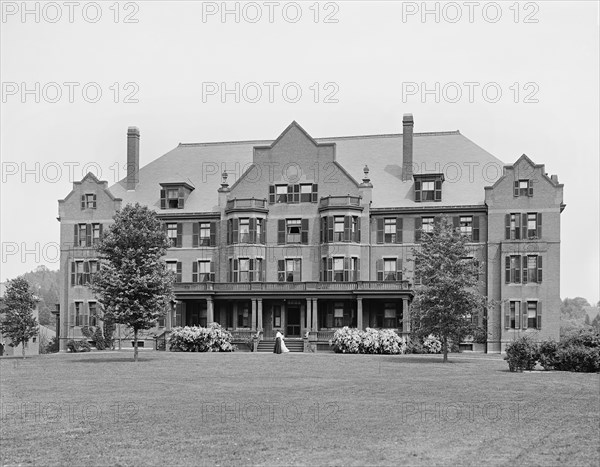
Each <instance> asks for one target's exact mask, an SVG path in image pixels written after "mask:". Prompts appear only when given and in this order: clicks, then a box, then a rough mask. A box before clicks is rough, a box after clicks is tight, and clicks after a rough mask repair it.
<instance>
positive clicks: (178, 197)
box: [177, 186, 184, 209]
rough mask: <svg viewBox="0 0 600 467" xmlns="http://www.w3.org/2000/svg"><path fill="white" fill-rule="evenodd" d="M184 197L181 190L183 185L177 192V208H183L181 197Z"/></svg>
mask: <svg viewBox="0 0 600 467" xmlns="http://www.w3.org/2000/svg"><path fill="white" fill-rule="evenodd" d="M183 197H184V191H183V187H182V186H180V187H179V190H178V193H177V209H183V201H184V199H183Z"/></svg>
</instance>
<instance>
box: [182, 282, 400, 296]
mask: <svg viewBox="0 0 600 467" xmlns="http://www.w3.org/2000/svg"><path fill="white" fill-rule="evenodd" d="M410 287H411V284H410V283H409V282H408V281H399V282H379V281H357V282H316V281H314V282H178V283H176V284H175V292H179V293H185V292H212V291H216V292H256V291H259V292H306V291H309V292H317V291H354V290H356V291H377V290H406V291H408V290H410Z"/></svg>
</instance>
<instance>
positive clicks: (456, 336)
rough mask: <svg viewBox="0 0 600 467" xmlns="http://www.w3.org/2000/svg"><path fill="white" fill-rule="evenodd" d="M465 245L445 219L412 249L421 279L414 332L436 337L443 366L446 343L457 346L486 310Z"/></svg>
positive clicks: (414, 308) (414, 310) (475, 268)
mask: <svg viewBox="0 0 600 467" xmlns="http://www.w3.org/2000/svg"><path fill="white" fill-rule="evenodd" d="M467 241H468V239H467V238H466V237H465V236H463V235H461V234H460V233H459V232H457V231H455V230H454V227H453V225H452V224H451V223H450V221H449V220H448V218H447V217H445V216H444V217H441V218H439V219H436V222H435V224H434V227H433V232H431V233H425V232H423V233H422V235H421V245H420V247H417V248H414V249H413V254H414V262H415V275H416V277H420V278H421V285H420V286H418V287H416V289H415V297H414V299H413V306H412V311H411V321H412V327H413V332H414V333H415V334H416V335H417V336H426V335H429V334H433V335H434V336H436V337H438V338H439V339H440V340H441V341H442V352H443V354H444V362H447V361H448V341H449V340H452V341H454V342H459V341H460V340H461V338H463V337H464V336H467V335H470V334H472V333H473V332H474V330H475V329H474V328H475V326H474V325H473V324H472V323H471V319H470V316H471V314H472V313H476V312H478V311H483V310H485V309H487V308H488V307H489V304H488V302H487V298H486V297H485V296H484V295H482V294H480V293H479V292H477V285H478V283H479V280H478V272H479V266H478V265H477V263H476V262H475V261H474V260H466V259H465V258H468V257H470V256H471V252H470V251H469V249H468V248H467Z"/></svg>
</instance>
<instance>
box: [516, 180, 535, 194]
mask: <svg viewBox="0 0 600 467" xmlns="http://www.w3.org/2000/svg"><path fill="white" fill-rule="evenodd" d="M513 195H514V196H533V181H532V180H515V189H514V193H513Z"/></svg>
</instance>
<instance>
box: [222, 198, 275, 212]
mask: <svg viewBox="0 0 600 467" xmlns="http://www.w3.org/2000/svg"><path fill="white" fill-rule="evenodd" d="M266 207H267V200H266V199H257V198H234V199H232V200H229V201H227V205H226V207H225V209H226V210H228V211H229V210H231V209H257V208H258V209H266Z"/></svg>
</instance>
